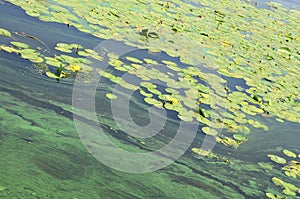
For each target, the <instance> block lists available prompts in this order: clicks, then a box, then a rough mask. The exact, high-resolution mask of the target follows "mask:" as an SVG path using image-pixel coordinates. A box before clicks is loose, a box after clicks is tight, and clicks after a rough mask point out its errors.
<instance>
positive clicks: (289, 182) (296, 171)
mask: <svg viewBox="0 0 300 199" xmlns="http://www.w3.org/2000/svg"><path fill="white" fill-rule="evenodd" d="M282 154H283V155H284V156H279V155H274V154H269V155H268V157H269V158H270V160H271V161H272V162H274V163H276V165H273V164H272V163H270V162H268V163H263V162H260V163H259V165H260V166H262V167H263V168H265V169H267V170H271V169H273V167H277V166H279V167H280V170H281V171H282V172H283V173H284V174H285V175H286V180H283V179H280V178H279V177H273V178H272V182H273V183H274V184H275V185H277V186H279V187H281V188H282V189H283V193H284V194H285V195H286V196H296V195H300V187H297V186H296V185H294V184H293V183H295V182H297V181H299V178H300V154H298V155H297V154H296V153H295V152H293V151H290V150H287V149H284V150H282ZM297 179H298V180H297ZM266 196H267V197H268V198H271V199H276V198H283V197H282V196H275V194H272V193H267V194H266Z"/></svg>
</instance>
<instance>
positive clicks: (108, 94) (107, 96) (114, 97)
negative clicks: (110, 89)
mask: <svg viewBox="0 0 300 199" xmlns="http://www.w3.org/2000/svg"><path fill="white" fill-rule="evenodd" d="M105 97H106V98H108V99H110V100H113V99H117V98H118V97H117V96H116V95H114V94H112V93H106V94H105Z"/></svg>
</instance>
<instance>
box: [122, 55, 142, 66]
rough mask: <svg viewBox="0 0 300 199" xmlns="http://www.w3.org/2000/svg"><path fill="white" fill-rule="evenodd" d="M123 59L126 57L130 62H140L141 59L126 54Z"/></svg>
mask: <svg viewBox="0 0 300 199" xmlns="http://www.w3.org/2000/svg"><path fill="white" fill-rule="evenodd" d="M125 59H127V60H128V61H130V62H134V63H137V64H142V63H143V61H141V60H139V59H137V58H134V57H129V56H126V57H125Z"/></svg>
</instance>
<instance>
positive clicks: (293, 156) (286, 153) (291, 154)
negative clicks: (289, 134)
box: [282, 149, 297, 158]
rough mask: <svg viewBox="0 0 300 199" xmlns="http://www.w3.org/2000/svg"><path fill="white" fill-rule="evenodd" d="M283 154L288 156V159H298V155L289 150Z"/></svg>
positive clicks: (285, 150)
mask: <svg viewBox="0 0 300 199" xmlns="http://www.w3.org/2000/svg"><path fill="white" fill-rule="evenodd" d="M282 152H283V153H284V154H285V155H286V156H288V157H291V158H296V157H297V155H296V154H295V153H294V152H292V151H289V150H287V149H284V150H283V151H282Z"/></svg>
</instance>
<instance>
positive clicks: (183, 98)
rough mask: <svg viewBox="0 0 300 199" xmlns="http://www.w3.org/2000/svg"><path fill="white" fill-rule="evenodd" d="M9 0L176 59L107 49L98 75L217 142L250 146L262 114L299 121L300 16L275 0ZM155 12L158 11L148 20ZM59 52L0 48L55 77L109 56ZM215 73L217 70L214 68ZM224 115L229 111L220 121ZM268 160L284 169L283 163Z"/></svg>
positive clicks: (66, 48)
mask: <svg viewBox="0 0 300 199" xmlns="http://www.w3.org/2000/svg"><path fill="white" fill-rule="evenodd" d="M8 1H9V2H11V3H13V4H15V5H17V6H20V7H22V8H23V9H24V10H25V11H26V13H27V14H28V15H30V16H33V17H37V18H39V19H40V20H42V21H46V22H56V23H62V24H66V25H67V26H68V27H70V26H74V27H75V28H77V30H79V31H81V32H84V33H86V34H90V35H93V36H95V37H98V38H101V39H115V40H118V41H122V42H124V43H125V44H127V45H129V46H134V47H137V48H139V49H147V50H149V52H162V51H163V52H165V53H167V54H168V55H169V56H170V57H178V58H179V61H178V62H174V61H172V60H167V59H166V58H164V59H163V60H153V59H149V58H140V59H138V58H136V57H134V56H125V57H119V56H118V55H116V54H115V53H114V52H107V55H106V56H108V59H109V60H108V63H109V64H110V66H111V68H112V70H111V71H100V70H99V71H98V72H99V75H101V76H102V77H104V78H107V79H108V80H109V81H111V82H113V83H115V84H119V85H120V86H122V87H124V88H126V89H129V90H137V89H140V90H139V91H140V93H141V95H142V96H143V97H144V101H145V102H146V103H147V104H149V105H154V106H156V107H158V108H165V109H167V110H170V111H175V112H177V114H178V118H180V119H181V120H183V121H186V122H191V121H194V120H197V121H199V122H201V123H203V124H205V125H207V128H206V130H205V131H206V133H207V134H210V135H214V136H216V135H215V134H216V133H215V132H214V131H212V130H208V129H214V128H217V127H220V126H222V127H224V128H226V131H224V135H223V136H220V137H217V136H216V140H217V142H219V143H222V144H224V145H226V146H231V147H234V148H236V147H238V146H239V145H240V144H241V143H243V142H245V141H247V137H246V136H245V134H247V133H249V131H250V129H251V128H261V129H264V130H268V126H266V125H265V124H263V123H261V122H259V121H258V119H257V117H255V116H257V115H261V116H264V117H275V118H276V120H277V121H279V122H284V121H291V122H298V123H300V117H299V116H300V108H299V107H300V101H299V97H298V96H299V95H300V93H299V87H298V86H297V85H299V78H298V75H297V74H298V73H299V65H300V53H299V42H298V41H299V38H300V31H299V28H298V27H299V25H298V23H297V21H298V19H299V17H300V12H299V11H298V10H295V9H290V10H287V9H285V8H283V7H282V6H281V5H280V4H274V3H270V4H269V5H270V7H271V8H272V9H270V10H267V9H257V8H256V7H255V6H253V5H251V4H248V3H246V2H244V1H239V0H232V1H226V3H224V2H218V3H216V2H213V1H204V2H202V5H205V6H203V7H196V6H195V5H193V4H189V3H187V2H185V1H178V2H176V4H175V3H174V4H172V3H170V4H169V5H168V6H167V7H165V6H164V5H163V4H162V3H161V2H159V1H157V2H152V1H151V2H150V1H149V2H148V1H144V2H143V3H141V2H139V1H138V2H135V1H134V2H128V1H125V0H121V1H110V2H101V3H99V2H96V1H92V2H91V1H88V0H80V1H79V0H74V1H72V2H63V1H61V0H51V4H50V3H49V4H46V3H45V2H43V1H17V0H8ZM78 5H80V6H78ZM275 7H276V9H275ZM273 8H274V9H273ZM216 10H217V11H216ZM149 12H150V13H151V15H149V14H145V13H149ZM199 16H201V17H199ZM204 19H205V20H204ZM5 28H6V27H5ZM246 30H247V31H246ZM13 32H14V30H6V29H4V27H3V28H2V27H1V28H0V36H7V37H10V36H11V35H12V34H14V33H13ZM31 38H35V40H38V41H40V40H39V39H38V38H36V37H34V36H31ZM40 43H42V44H43V45H44V43H43V42H41V41H40ZM54 49H55V50H56V51H55V52H56V53H57V54H56V55H52V56H51V55H49V54H46V53H45V52H43V51H42V50H38V49H36V48H33V47H30V46H29V45H27V44H26V43H24V42H22V41H15V40H14V41H11V42H10V45H8V44H1V45H0V50H1V51H6V52H8V53H16V54H20V55H21V57H22V58H23V59H27V60H29V61H31V62H32V63H37V64H46V65H47V67H48V69H47V71H46V73H45V74H46V75H47V76H48V77H50V78H55V79H57V78H62V77H73V76H74V75H75V74H76V73H78V72H81V73H89V72H90V71H91V70H92V66H91V61H90V60H89V59H85V58H87V57H90V58H92V59H95V60H100V61H101V60H103V56H105V55H102V54H101V55H100V54H98V53H97V52H95V51H94V50H91V49H88V48H85V46H84V45H83V44H69V43H66V42H64V41H60V42H58V43H57V44H56V45H55V47H54ZM199 64H201V66H202V65H203V68H204V69H205V70H203V68H202V69H201V67H198V65H199ZM287 66H288V67H287ZM53 67H54V68H59V67H62V70H61V71H62V72H61V73H59V74H58V73H56V72H51V71H55V69H53ZM206 69H208V70H206ZM209 69H213V70H214V71H217V72H215V73H214V72H207V71H209ZM116 71H118V72H124V73H129V74H130V75H132V76H133V77H134V78H136V79H138V80H141V82H140V83H141V84H139V83H137V84H133V83H129V82H127V81H125V80H124V79H122V78H121V77H118V76H116V75H115V74H116V73H114V72H116ZM224 76H226V77H230V78H233V79H236V78H239V79H240V80H243V81H244V82H245V86H243V87H241V86H238V85H235V88H236V89H230V88H228V87H227V86H225V85H226V83H227V80H225V78H223V77H224ZM153 80H157V81H159V82H160V83H161V84H162V85H163V86H164V87H165V89H164V91H165V92H164V91H163V90H162V89H159V88H158V87H157V85H156V84H154V83H150V82H153ZM143 82H145V83H143ZM203 82H205V83H206V84H204V83H203ZM204 105H207V106H208V107H205V106H204ZM210 109H212V110H210ZM221 109H224V110H225V111H223V110H222V111H221ZM226 111H227V112H228V113H230V114H225V113H222V116H220V114H219V113H220V112H226ZM213 112H216V113H213ZM216 121H217V122H216ZM244 132H246V133H244ZM232 134H233V135H232ZM290 155H291V154H290ZM270 158H271V159H272V160H273V161H278V162H281V163H282V164H285V163H283V162H284V161H283V158H280V157H278V156H277V157H276V156H273V155H271V156H270Z"/></svg>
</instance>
